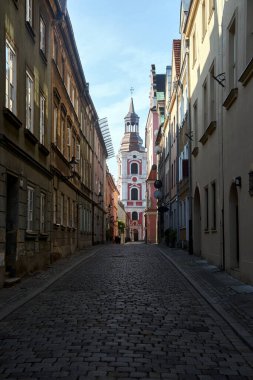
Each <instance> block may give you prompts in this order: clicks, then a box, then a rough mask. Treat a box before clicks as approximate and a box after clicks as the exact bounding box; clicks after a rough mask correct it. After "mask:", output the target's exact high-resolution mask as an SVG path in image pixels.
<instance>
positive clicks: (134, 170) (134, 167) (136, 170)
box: [131, 162, 138, 174]
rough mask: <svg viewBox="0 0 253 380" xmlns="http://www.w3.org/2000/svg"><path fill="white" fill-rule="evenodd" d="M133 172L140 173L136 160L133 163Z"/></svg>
mask: <svg viewBox="0 0 253 380" xmlns="http://www.w3.org/2000/svg"><path fill="white" fill-rule="evenodd" d="M131 174H138V165H137V164H136V162H134V163H132V164H131Z"/></svg>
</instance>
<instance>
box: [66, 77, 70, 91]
mask: <svg viewBox="0 0 253 380" xmlns="http://www.w3.org/2000/svg"><path fill="white" fill-rule="evenodd" d="M67 92H68V94H69V96H70V75H69V73H67Z"/></svg>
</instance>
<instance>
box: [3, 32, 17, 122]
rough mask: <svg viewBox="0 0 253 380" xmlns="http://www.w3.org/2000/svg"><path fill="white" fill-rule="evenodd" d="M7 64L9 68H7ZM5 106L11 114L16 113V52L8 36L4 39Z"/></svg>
mask: <svg viewBox="0 0 253 380" xmlns="http://www.w3.org/2000/svg"><path fill="white" fill-rule="evenodd" d="M11 57H12V59H11ZM11 61H12V63H11ZM7 65H8V68H9V69H7ZM7 74H8V75H7ZM7 90H8V91H7ZM10 94H12V96H10ZM7 99H8V100H7ZM5 107H6V108H8V109H9V110H10V111H11V112H12V113H13V114H15V115H16V113H17V54H16V51H15V49H14V47H13V45H12V44H11V43H10V41H9V40H8V38H6V39H5Z"/></svg>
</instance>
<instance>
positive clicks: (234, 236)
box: [229, 184, 240, 268]
mask: <svg viewBox="0 0 253 380" xmlns="http://www.w3.org/2000/svg"><path fill="white" fill-rule="evenodd" d="M229 221H230V226H229V227H230V231H229V233H230V254H231V268H239V266H240V239H239V208H238V194H237V189H236V186H235V184H233V185H232V186H231V189H230V196H229Z"/></svg>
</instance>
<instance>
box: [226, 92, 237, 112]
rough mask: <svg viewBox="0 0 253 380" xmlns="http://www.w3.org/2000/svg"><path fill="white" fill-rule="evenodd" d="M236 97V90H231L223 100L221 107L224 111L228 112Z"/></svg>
mask: <svg viewBox="0 0 253 380" xmlns="http://www.w3.org/2000/svg"><path fill="white" fill-rule="evenodd" d="M237 97H238V88H237V87H236V88H232V89H231V91H230V93H229V94H228V96H227V98H226V99H225V101H224V103H223V107H225V108H226V110H229V108H230V107H231V106H232V104H233V103H234V102H235V101H236V99H237Z"/></svg>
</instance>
